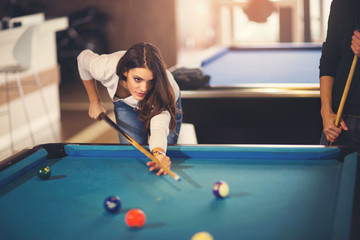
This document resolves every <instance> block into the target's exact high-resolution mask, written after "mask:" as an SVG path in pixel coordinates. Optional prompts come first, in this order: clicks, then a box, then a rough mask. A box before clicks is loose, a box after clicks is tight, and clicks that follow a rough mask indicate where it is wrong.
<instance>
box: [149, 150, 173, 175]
mask: <svg viewBox="0 0 360 240" xmlns="http://www.w3.org/2000/svg"><path fill="white" fill-rule="evenodd" d="M153 155H154V157H155V158H156V159H157V160H158V161H159V162H160V163H161V164H162V165H163V166H164V167H166V168H167V169H170V167H171V161H170V158H169V157H168V156H166V155H165V154H163V151H153ZM146 165H147V166H148V167H150V168H149V170H150V171H154V170H159V171H158V172H157V173H156V175H158V176H160V175H162V174H163V175H166V174H167V172H165V171H164V169H162V168H160V166H158V165H157V164H156V163H155V162H153V161H151V162H147V164H146Z"/></svg>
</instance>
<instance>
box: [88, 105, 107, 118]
mask: <svg viewBox="0 0 360 240" xmlns="http://www.w3.org/2000/svg"><path fill="white" fill-rule="evenodd" d="M102 112H103V113H105V114H106V113H107V111H106V108H105V106H104V104H103V103H102V102H96V103H95V102H90V106H89V116H90V118H92V119H95V120H100V117H99V116H100V114H101V113H102Z"/></svg>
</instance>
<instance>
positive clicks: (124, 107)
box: [77, 43, 182, 175]
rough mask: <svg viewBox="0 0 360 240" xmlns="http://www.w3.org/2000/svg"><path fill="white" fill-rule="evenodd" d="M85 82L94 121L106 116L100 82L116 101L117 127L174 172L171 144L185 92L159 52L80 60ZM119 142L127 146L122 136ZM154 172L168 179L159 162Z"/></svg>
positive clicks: (87, 54) (140, 47)
mask: <svg viewBox="0 0 360 240" xmlns="http://www.w3.org/2000/svg"><path fill="white" fill-rule="evenodd" d="M77 59H78V68H79V73H80V77H81V79H82V81H83V84H84V87H85V89H86V92H87V94H88V97H89V101H90V106H89V116H90V117H91V118H93V119H99V115H100V113H102V112H104V113H106V112H107V111H106V109H105V107H104V105H103V103H102V102H101V99H100V96H99V93H98V91H97V87H96V81H99V82H101V84H102V85H104V86H105V87H106V88H107V91H108V93H109V96H110V98H111V99H112V100H113V102H114V112H115V116H116V122H117V124H118V125H119V126H120V127H121V128H122V129H123V130H124V131H125V132H126V133H127V134H128V135H129V136H130V137H132V138H133V139H134V140H135V141H136V142H138V143H139V144H149V148H150V151H151V152H152V154H153V155H154V156H155V157H156V158H157V159H158V160H159V161H160V162H161V163H162V164H163V165H164V166H165V167H167V168H169V169H170V166H171V160H170V158H169V157H168V156H166V150H167V145H168V144H176V143H177V140H178V134H179V131H180V126H181V123H182V113H181V98H180V90H179V87H178V85H177V84H176V82H175V80H174V78H173V76H172V75H171V73H170V72H169V71H168V70H166V65H165V62H164V60H163V58H162V56H161V54H160V51H159V49H158V48H157V47H155V46H154V45H152V44H149V43H138V44H135V45H133V46H132V47H130V48H129V49H128V50H127V51H118V52H114V53H112V54H102V55H98V54H96V53H93V52H92V51H90V50H84V51H82V52H81V53H80V54H79V56H78V58H77ZM119 140H120V143H125V144H127V143H128V142H127V141H126V139H125V138H124V137H122V136H121V135H119ZM147 165H148V166H149V167H150V171H153V170H158V172H157V175H161V174H166V172H164V171H163V169H160V168H159V166H157V165H156V164H155V163H154V162H148V163H147Z"/></svg>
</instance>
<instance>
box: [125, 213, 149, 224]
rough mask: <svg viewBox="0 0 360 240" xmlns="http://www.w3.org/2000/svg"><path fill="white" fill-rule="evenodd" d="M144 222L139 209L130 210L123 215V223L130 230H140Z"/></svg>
mask: <svg viewBox="0 0 360 240" xmlns="http://www.w3.org/2000/svg"><path fill="white" fill-rule="evenodd" d="M145 222H146V215H145V213H144V212H143V211H142V210H141V209H137V208H134V209H131V210H129V211H128V212H127V213H126V215H125V223H126V225H127V226H128V227H131V228H141V227H142V226H144V224H145Z"/></svg>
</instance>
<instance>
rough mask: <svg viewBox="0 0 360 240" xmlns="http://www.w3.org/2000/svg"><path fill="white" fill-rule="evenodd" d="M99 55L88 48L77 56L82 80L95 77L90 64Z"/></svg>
mask: <svg viewBox="0 0 360 240" xmlns="http://www.w3.org/2000/svg"><path fill="white" fill-rule="evenodd" d="M97 56H99V55H98V54H96V53H94V52H92V51H91V50H88V49H87V50H84V51H82V52H81V53H80V54H79V56H78V57H77V62H78V69H79V74H80V78H81V79H82V80H91V79H93V78H94V77H93V76H92V75H91V72H90V64H91V60H92V59H94V58H95V57H97Z"/></svg>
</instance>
